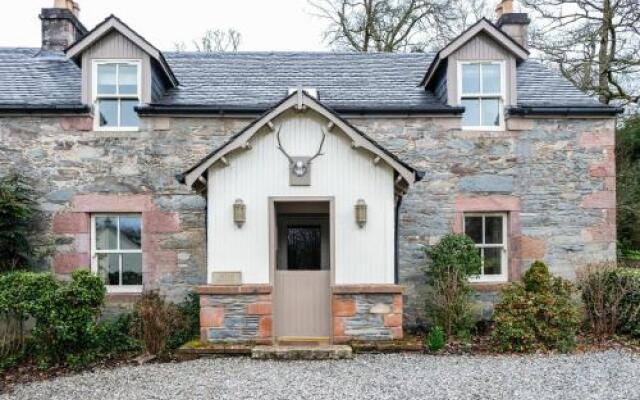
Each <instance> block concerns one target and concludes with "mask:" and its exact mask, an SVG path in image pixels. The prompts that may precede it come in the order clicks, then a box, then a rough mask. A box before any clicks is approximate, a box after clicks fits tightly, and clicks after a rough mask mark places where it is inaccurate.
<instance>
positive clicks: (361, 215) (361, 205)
mask: <svg viewBox="0 0 640 400" xmlns="http://www.w3.org/2000/svg"><path fill="white" fill-rule="evenodd" d="M366 223H367V203H365V202H364V200H362V199H359V200H358V201H357V202H356V224H358V226H359V227H360V228H362V227H363V226H364V225H365V224H366Z"/></svg>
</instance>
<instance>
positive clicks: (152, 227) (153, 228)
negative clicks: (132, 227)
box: [142, 211, 180, 233]
mask: <svg viewBox="0 0 640 400" xmlns="http://www.w3.org/2000/svg"><path fill="white" fill-rule="evenodd" d="M142 226H143V229H144V231H145V232H150V233H175V232H180V218H179V217H178V213H174V212H163V211H147V212H145V213H144V214H142Z"/></svg>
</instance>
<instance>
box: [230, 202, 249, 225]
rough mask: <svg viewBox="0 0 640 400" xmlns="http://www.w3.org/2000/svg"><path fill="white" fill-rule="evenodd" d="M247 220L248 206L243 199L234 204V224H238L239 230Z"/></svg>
mask: <svg viewBox="0 0 640 400" xmlns="http://www.w3.org/2000/svg"><path fill="white" fill-rule="evenodd" d="M246 220H247V206H245V204H244V203H243V202H242V200H241V199H237V200H236V202H235V203H233V222H235V223H236V225H237V226H238V228H241V227H242V225H243V224H244V223H245V221H246Z"/></svg>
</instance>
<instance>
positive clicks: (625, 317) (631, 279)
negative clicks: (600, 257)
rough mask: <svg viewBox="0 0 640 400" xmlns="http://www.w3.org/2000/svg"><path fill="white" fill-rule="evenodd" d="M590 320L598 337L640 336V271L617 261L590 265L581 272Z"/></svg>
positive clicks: (585, 302) (582, 287) (587, 320)
mask: <svg viewBox="0 0 640 400" xmlns="http://www.w3.org/2000/svg"><path fill="white" fill-rule="evenodd" d="M578 277H579V284H580V288H581V289H582V301H583V303H584V307H585V312H586V323H587V326H588V327H589V329H590V330H591V331H592V332H593V333H594V334H595V335H597V336H600V337H603V336H609V335H613V334H615V333H622V334H632V335H634V336H640V270H635V269H630V268H618V267H617V266H616V265H615V264H614V263H602V264H595V265H589V266H587V267H586V268H585V269H584V270H582V271H580V272H579V275H578Z"/></svg>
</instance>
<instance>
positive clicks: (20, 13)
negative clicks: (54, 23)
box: [0, 0, 328, 51]
mask: <svg viewBox="0 0 640 400" xmlns="http://www.w3.org/2000/svg"><path fill="white" fill-rule="evenodd" d="M5 1H6V0H4V1H3V2H5ZM6 2H7V3H8V4H5V5H3V12H2V14H1V16H0V47H16V46H23V47H39V46H40V35H41V34H40V26H41V25H40V19H39V18H38V15H39V14H40V9H41V8H46V7H51V6H52V5H53V0H19V1H6ZM78 3H79V5H80V21H82V23H83V24H84V25H85V26H86V27H87V28H88V29H91V28H93V27H94V26H95V25H97V24H98V23H99V22H101V21H102V20H103V19H104V18H106V17H107V16H109V15H110V14H115V15H116V16H118V17H119V18H120V19H122V20H123V21H124V22H125V23H126V24H127V25H129V26H130V27H132V28H133V29H134V30H135V31H136V32H138V33H139V34H141V35H142V36H144V37H145V38H146V39H147V40H149V41H150V42H151V43H152V44H153V45H154V46H156V47H158V48H159V49H161V50H174V48H175V43H176V42H180V41H183V42H185V43H186V44H187V50H193V48H192V45H191V42H192V40H193V39H196V38H199V37H202V35H203V34H204V32H206V31H207V30H208V29H225V30H226V29H228V28H234V29H236V30H237V31H239V32H240V33H241V34H242V42H241V44H240V50H243V51H266V50H277V51H284V50H298V51H303V50H305V51H314V50H316V51H318V50H328V47H327V46H326V45H325V44H324V43H323V41H322V32H323V31H324V29H325V27H326V23H327V22H326V20H325V19H323V18H320V17H318V16H315V15H313V14H314V10H313V8H312V7H311V6H310V5H309V4H308V3H307V1H306V0H78Z"/></svg>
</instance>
